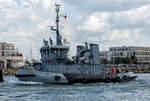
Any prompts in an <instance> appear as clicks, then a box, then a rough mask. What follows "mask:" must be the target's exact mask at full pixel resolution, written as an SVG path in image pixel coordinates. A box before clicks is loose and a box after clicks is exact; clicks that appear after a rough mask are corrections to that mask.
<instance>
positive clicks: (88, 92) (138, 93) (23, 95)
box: [0, 74, 150, 101]
mask: <svg viewBox="0 0 150 101" xmlns="http://www.w3.org/2000/svg"><path fill="white" fill-rule="evenodd" d="M4 80H5V82H4V83H0V101H150V74H139V75H138V78H137V80H135V81H131V82H124V83H97V84H75V85H51V84H42V83H35V82H20V81H18V80H17V79H16V78H15V77H14V76H5V77H4Z"/></svg>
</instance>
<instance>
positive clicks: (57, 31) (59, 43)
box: [51, 4, 62, 45]
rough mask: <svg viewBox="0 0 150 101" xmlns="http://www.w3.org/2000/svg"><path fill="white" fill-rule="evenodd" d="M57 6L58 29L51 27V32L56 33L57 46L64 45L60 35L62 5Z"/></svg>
mask: <svg viewBox="0 0 150 101" xmlns="http://www.w3.org/2000/svg"><path fill="white" fill-rule="evenodd" d="M55 6H56V29H55V28H53V27H51V30H52V31H56V45H62V42H61V36H60V34H59V22H60V20H59V10H60V5H58V4H55Z"/></svg>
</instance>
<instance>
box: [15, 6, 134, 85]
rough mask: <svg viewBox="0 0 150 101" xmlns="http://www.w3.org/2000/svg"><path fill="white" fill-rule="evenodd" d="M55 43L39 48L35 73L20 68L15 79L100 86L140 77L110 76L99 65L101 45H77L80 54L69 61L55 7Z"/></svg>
mask: <svg viewBox="0 0 150 101" xmlns="http://www.w3.org/2000/svg"><path fill="white" fill-rule="evenodd" d="M55 6H56V28H54V27H51V30H52V31H55V32H56V44H53V41H52V39H51V38H50V39H49V41H46V40H44V41H43V42H44V46H43V47H42V48H41V49H40V53H41V62H40V63H39V64H38V65H36V66H35V70H30V69H21V68H20V69H19V70H18V73H17V74H16V77H17V78H18V79H19V80H20V81H33V82H43V83H52V84H74V83H98V82H124V81H131V80H134V79H136V78H137V76H136V75H135V74H133V73H131V72H129V73H118V74H111V73H107V72H106V71H105V70H104V66H103V65H102V64H100V55H99V46H98V45H97V44H87V43H85V45H84V46H82V45H80V46H77V55H76V56H74V57H72V59H69V58H68V52H69V47H68V46H66V45H65V44H64V43H63V42H62V40H61V35H60V32H59V22H60V20H59V17H60V15H59V10H60V5H58V4H56V5H55Z"/></svg>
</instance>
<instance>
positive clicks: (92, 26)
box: [0, 0, 150, 59]
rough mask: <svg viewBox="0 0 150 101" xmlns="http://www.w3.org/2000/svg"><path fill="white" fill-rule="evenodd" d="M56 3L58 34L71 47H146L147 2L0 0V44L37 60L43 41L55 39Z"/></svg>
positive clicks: (149, 35) (149, 32)
mask: <svg viewBox="0 0 150 101" xmlns="http://www.w3.org/2000/svg"><path fill="white" fill-rule="evenodd" d="M56 2H60V4H61V5H62V6H61V13H62V14H63V13H67V15H68V17H67V20H65V19H63V18H61V27H60V29H61V34H62V36H63V38H65V39H67V40H68V41H70V43H71V55H74V54H75V52H76V48H75V46H76V45H78V44H83V43H84V42H85V41H86V42H89V43H97V44H99V46H100V50H101V51H102V50H108V47H112V46H147V47H150V0H0V42H8V43H14V44H15V45H16V47H17V48H19V49H20V51H21V52H22V53H23V54H24V56H25V58H27V57H28V58H29V57H30V50H31V49H32V58H36V59H38V58H40V53H39V49H40V47H41V46H42V45H43V43H42V41H43V39H44V38H45V39H48V38H49V37H52V38H55V33H54V32H50V29H49V27H48V26H51V25H55V23H54V20H55V11H54V8H55V6H54V4H55V3H56Z"/></svg>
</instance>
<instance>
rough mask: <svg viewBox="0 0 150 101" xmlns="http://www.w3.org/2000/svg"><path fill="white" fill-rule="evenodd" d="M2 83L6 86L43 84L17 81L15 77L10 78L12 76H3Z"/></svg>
mask: <svg viewBox="0 0 150 101" xmlns="http://www.w3.org/2000/svg"><path fill="white" fill-rule="evenodd" d="M6 78H7V79H6ZM4 83H6V84H23V85H35V84H43V83H41V82H32V81H27V82H25V81H19V80H18V79H17V78H16V77H12V76H4Z"/></svg>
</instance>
